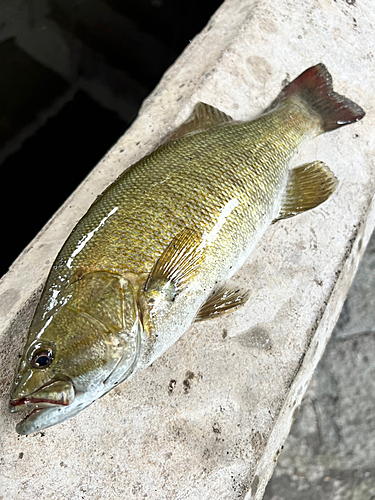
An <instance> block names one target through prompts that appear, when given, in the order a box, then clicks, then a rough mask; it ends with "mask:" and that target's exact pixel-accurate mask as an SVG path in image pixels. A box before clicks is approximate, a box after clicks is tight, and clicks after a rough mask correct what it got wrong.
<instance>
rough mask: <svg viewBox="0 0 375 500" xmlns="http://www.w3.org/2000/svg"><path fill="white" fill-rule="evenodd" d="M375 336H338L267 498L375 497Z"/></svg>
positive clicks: (355, 499) (314, 381) (342, 499)
mask: <svg viewBox="0 0 375 500" xmlns="http://www.w3.org/2000/svg"><path fill="white" fill-rule="evenodd" d="M374 366H375V334H374V333H373V332H365V333H359V334H353V335H352V336H346V337H345V338H342V337H332V339H331V340H330V342H329V344H328V346H327V349H326V352H325V353H324V356H323V358H322V360H321V362H320V363H319V365H318V369H317V371H316V373H315V375H314V377H313V379H312V381H311V384H310V387H309V388H308V390H307V393H306V396H305V399H304V402H303V404H302V405H301V412H300V413H299V414H298V416H297V418H296V421H295V423H294V424H293V427H292V431H291V433H290V435H289V436H288V439H287V440H286V443H285V449H284V450H283V452H282V453H281V455H280V458H279V460H278V464H277V467H276V469H275V473H274V475H273V476H272V479H271V481H270V482H269V483H268V486H267V488H266V494H265V496H264V500H326V499H328V498H329V499H330V500H373V499H374V498H375V467H374V464H375V383H374V380H375V379H374V375H375V369H374Z"/></svg>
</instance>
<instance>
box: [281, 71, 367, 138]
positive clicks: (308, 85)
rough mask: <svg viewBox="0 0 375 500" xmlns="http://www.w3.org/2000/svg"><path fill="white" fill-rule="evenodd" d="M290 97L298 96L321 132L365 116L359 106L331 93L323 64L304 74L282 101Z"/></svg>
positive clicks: (285, 93)
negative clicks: (317, 119) (318, 122)
mask: <svg viewBox="0 0 375 500" xmlns="http://www.w3.org/2000/svg"><path fill="white" fill-rule="evenodd" d="M292 95H298V96H299V97H300V98H301V99H302V100H303V101H304V102H305V103H306V104H307V105H308V106H309V107H310V108H311V109H312V110H313V111H314V112H315V113H317V114H318V115H319V116H320V117H321V119H322V126H323V131H324V132H327V131H329V130H334V129H336V128H339V127H342V126H343V125H348V124H349V123H353V122H357V121H358V120H360V119H361V118H363V117H364V116H365V112H364V111H363V109H362V108H361V107H360V106H358V105H357V104H355V103H354V102H353V101H351V100H350V99H347V98H346V97H344V96H342V95H340V94H337V93H336V92H334V91H333V87H332V77H331V75H330V73H329V72H328V70H327V68H326V67H325V66H324V64H322V63H320V64H317V65H316V66H312V67H311V68H309V69H307V70H306V71H304V72H303V73H302V74H301V75H300V76H298V77H297V78H296V79H295V80H293V81H292V83H290V84H289V85H287V86H286V87H285V88H284V90H283V91H282V98H284V99H285V98H287V97H290V96H292Z"/></svg>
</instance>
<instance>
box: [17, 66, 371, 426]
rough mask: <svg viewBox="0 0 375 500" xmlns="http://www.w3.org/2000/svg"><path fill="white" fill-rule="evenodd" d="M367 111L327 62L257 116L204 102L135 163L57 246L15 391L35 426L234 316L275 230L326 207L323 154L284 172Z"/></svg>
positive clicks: (328, 186) (331, 183)
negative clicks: (237, 276) (259, 252)
mask: <svg viewBox="0 0 375 500" xmlns="http://www.w3.org/2000/svg"><path fill="white" fill-rule="evenodd" d="M363 116H364V111H363V110H362V109H361V108H360V107H359V106H358V105H356V104H355V103H353V102H352V101H350V100H349V99H347V98H345V97H343V96H341V95H339V94H337V93H335V92H334V91H333V88H332V79H331V76H330V74H329V73H328V71H327V69H326V68H325V66H324V65H323V64H318V65H316V66H313V67H312V68H309V69H308V70H306V71H305V72H304V73H302V75H300V76H299V77H298V78H296V79H295V80H294V81H293V82H292V83H290V84H289V85H288V86H287V87H285V88H284V90H283V91H282V93H281V94H280V96H279V98H278V99H277V101H276V102H275V103H274V105H273V107H272V108H271V109H270V110H269V111H267V112H266V113H265V114H263V115H261V116H260V117H258V118H256V119H254V120H252V121H248V122H239V121H233V120H232V118H231V117H229V116H228V115H226V114H224V113H223V112H221V111H219V110H218V109H216V108H214V107H212V106H209V105H207V104H203V103H198V104H197V105H196V107H195V110H194V112H193V114H192V116H191V117H190V119H189V120H188V121H187V122H186V123H185V124H183V125H182V126H181V127H180V128H179V129H178V130H177V131H176V132H175V133H174V134H173V135H172V136H171V137H169V138H168V140H167V141H165V143H164V144H162V145H161V146H160V147H159V148H158V149H156V150H155V151H154V152H152V153H151V154H149V155H148V156H146V157H144V158H143V159H141V160H140V161H139V162H137V163H136V164H134V165H133V166H132V167H130V168H129V169H128V170H126V171H125V172H124V173H123V174H122V175H121V176H120V177H119V178H118V179H117V180H116V181H115V182H114V183H113V184H112V185H111V186H109V187H108V188H107V189H106V190H105V191H104V193H103V194H102V196H101V197H99V198H98V199H97V200H96V201H95V202H94V203H93V205H92V206H91V208H90V209H89V210H88V212H87V213H86V214H85V216H84V217H83V218H82V219H81V220H80V221H79V222H78V224H77V225H76V227H75V228H74V230H73V231H72V233H71V235H70V236H69V238H68V239H67V240H66V242H65V244H64V246H63V247H62V249H61V251H60V253H59V254H58V256H57V258H56V260H55V262H54V264H53V266H52V269H51V271H50V274H49V276H48V278H47V282H46V284H45V287H44V290H43V293H42V296H41V299H40V302H39V304H38V306H37V309H36V311H35V314H34V318H33V320H32V323H31V326H30V328H29V332H28V336H27V340H26V344H25V347H24V350H23V353H22V355H21V358H20V362H19V366H18V369H17V371H16V375H15V379H14V383H13V386H12V389H11V395H10V409H11V411H19V410H30V413H29V415H28V416H27V417H26V418H25V419H24V420H22V421H21V422H20V423H19V424H18V425H17V427H16V430H17V432H18V433H20V434H30V433H32V432H35V431H40V430H42V429H45V428H46V427H49V426H52V425H55V424H57V423H59V422H62V421H64V420H66V419H67V418H70V417H73V416H74V415H76V414H77V413H78V412H79V411H81V410H82V409H84V408H85V407H87V406H88V405H90V404H91V403H92V402H94V401H95V400H96V399H98V398H99V397H101V396H103V395H104V394H106V393H107V392H108V391H110V390H111V389H112V388H113V387H115V386H116V385H117V384H119V383H121V382H123V381H124V380H127V379H129V378H130V377H132V376H134V375H135V374H136V373H137V372H138V371H140V370H142V369H144V368H146V367H147V366H149V365H150V364H151V363H152V362H153V361H154V360H155V359H156V358H158V357H159V356H160V355H162V354H163V353H164V352H165V351H166V350H167V349H168V348H169V347H170V346H171V345H172V344H173V343H174V342H176V340H177V339H178V338H179V337H180V336H181V335H182V334H183V333H184V332H185V331H186V330H187V329H188V328H189V326H190V325H191V324H192V323H193V322H194V321H197V320H205V319H210V318H212V317H217V316H219V315H221V314H224V313H228V312H230V311H232V310H235V309H236V308H237V307H238V306H240V305H241V304H243V303H244V302H245V301H246V299H247V294H246V292H243V291H241V290H238V289H236V288H233V287H231V286H229V285H225V282H226V280H228V278H230V277H231V276H232V275H233V274H234V273H235V272H236V271H237V270H238V269H239V268H240V267H241V265H242V264H243V263H244V262H245V260H246V259H247V258H248V257H249V255H250V254H251V252H252V250H253V248H254V247H255V245H256V243H257V242H258V241H259V239H260V238H261V236H262V235H263V233H264V232H265V231H266V229H267V227H268V226H269V225H270V224H271V223H272V222H275V221H277V220H279V219H284V218H287V217H292V216H295V215H297V214H298V213H300V212H304V211H306V210H309V209H312V208H314V207H316V206H318V205H319V204H321V203H323V202H324V201H326V200H327V199H328V198H329V197H330V196H331V194H332V193H333V192H334V190H335V188H336V185H337V179H336V178H335V176H334V175H333V173H332V172H331V171H330V170H329V168H328V167H327V166H325V165H324V164H323V163H322V162H319V161H315V162H312V163H310V164H305V165H302V166H300V167H297V168H294V169H292V170H290V169H289V164H290V161H291V159H292V158H293V156H294V155H295V154H296V152H297V150H298V148H299V146H300V145H301V143H302V142H303V141H304V140H306V139H310V138H313V137H314V136H317V135H319V134H321V133H324V132H326V131H329V130H334V129H336V128H338V127H341V126H343V125H346V124H349V123H352V122H356V121H358V120H360V119H361V118H362V117H363Z"/></svg>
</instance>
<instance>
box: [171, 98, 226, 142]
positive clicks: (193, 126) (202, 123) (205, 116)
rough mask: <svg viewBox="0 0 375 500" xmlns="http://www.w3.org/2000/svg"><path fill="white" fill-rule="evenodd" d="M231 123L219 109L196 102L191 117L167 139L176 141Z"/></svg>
mask: <svg viewBox="0 0 375 500" xmlns="http://www.w3.org/2000/svg"><path fill="white" fill-rule="evenodd" d="M231 121H233V118H231V117H230V116H229V115H226V114H225V113H223V112H222V111H220V109H217V108H214V106H210V105H209V104H205V103H204V102H198V104H196V105H195V108H194V111H193V113H192V115H191V116H190V117H189V118H188V119H187V120H186V122H185V123H183V124H182V125H181V126H180V127H179V128H178V129H177V130H175V131H174V132H173V134H172V135H171V136H169V137H168V141H172V140H174V139H178V138H179V137H183V136H184V135H186V134H189V133H191V132H198V131H200V130H204V129H207V128H210V127H214V126H215V125H220V124H222V123H228V122H231Z"/></svg>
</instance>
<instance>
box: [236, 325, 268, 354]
mask: <svg viewBox="0 0 375 500" xmlns="http://www.w3.org/2000/svg"><path fill="white" fill-rule="evenodd" d="M235 338H236V340H237V341H238V342H239V344H240V345H241V346H242V347H244V348H246V349H251V348H257V349H261V350H265V351H270V350H271V349H272V342H271V337H270V332H269V330H268V329H267V328H265V327H262V326H260V325H257V326H253V327H251V328H250V329H249V330H246V331H245V332H243V333H240V334H239V335H237V337H235Z"/></svg>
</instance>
